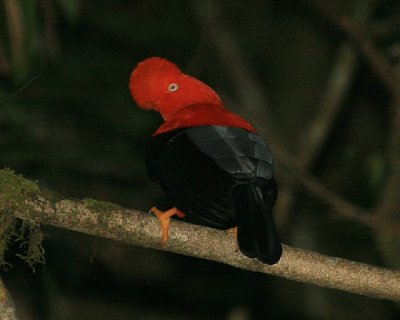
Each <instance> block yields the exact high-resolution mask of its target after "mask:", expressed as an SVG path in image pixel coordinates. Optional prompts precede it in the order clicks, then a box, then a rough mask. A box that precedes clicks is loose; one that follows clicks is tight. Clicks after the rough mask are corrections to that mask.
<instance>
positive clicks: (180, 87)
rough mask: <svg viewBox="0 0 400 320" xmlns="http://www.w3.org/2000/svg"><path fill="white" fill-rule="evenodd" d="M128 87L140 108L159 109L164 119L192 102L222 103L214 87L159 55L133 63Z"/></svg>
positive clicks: (192, 103) (217, 104)
mask: <svg viewBox="0 0 400 320" xmlns="http://www.w3.org/2000/svg"><path fill="white" fill-rule="evenodd" d="M129 90H130V91H131V94H132V97H133V99H134V100H135V101H136V103H137V104H138V106H139V107H140V108H142V109H145V110H152V109H154V110H158V111H159V112H160V113H161V115H162V116H163V118H164V120H168V119H169V118H170V117H171V116H172V115H173V114H175V113H176V112H177V111H179V110H180V109H182V108H185V107H187V106H190V105H194V104H214V105H216V106H222V101H221V99H220V98H219V97H218V95H217V94H216V93H215V91H214V90H213V89H211V88H210V87H209V86H207V85H206V84H205V83H203V82H201V81H200V80H197V79H196V78H193V77H191V76H189V75H186V74H184V73H182V71H181V70H180V69H179V68H178V67H177V66H176V65H175V64H173V63H172V62H170V61H168V60H166V59H163V58H158V57H153V58H148V59H146V60H144V61H142V62H140V63H139V64H138V65H137V66H136V68H135V69H134V70H133V72H132V74H131V77H130V80H129Z"/></svg>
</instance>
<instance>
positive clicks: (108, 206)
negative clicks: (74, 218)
mask: <svg viewBox="0 0 400 320" xmlns="http://www.w3.org/2000/svg"><path fill="white" fill-rule="evenodd" d="M82 202H83V203H84V204H85V205H86V207H87V208H88V209H89V210H91V211H95V212H103V213H109V212H111V211H114V210H121V209H122V208H121V207H120V206H118V205H116V204H114V203H111V202H107V201H99V200H95V199H91V198H85V199H83V200H82Z"/></svg>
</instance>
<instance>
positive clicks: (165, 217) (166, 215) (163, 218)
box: [150, 207, 185, 246]
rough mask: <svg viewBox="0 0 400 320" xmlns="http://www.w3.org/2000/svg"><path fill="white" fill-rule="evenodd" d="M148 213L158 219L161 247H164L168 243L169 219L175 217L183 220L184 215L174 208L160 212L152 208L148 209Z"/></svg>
mask: <svg viewBox="0 0 400 320" xmlns="http://www.w3.org/2000/svg"><path fill="white" fill-rule="evenodd" d="M150 212H152V213H154V214H155V215H156V216H157V217H158V219H160V222H161V228H162V241H161V245H162V246H166V245H167V242H168V235H169V221H170V220H171V217H173V216H174V215H177V216H178V217H180V218H183V217H184V216H185V214H184V213H183V212H182V211H180V210H179V209H177V208H175V207H173V208H171V209H169V210H167V211H161V210H158V209H157V208H156V207H153V208H151V209H150Z"/></svg>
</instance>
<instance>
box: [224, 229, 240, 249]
mask: <svg viewBox="0 0 400 320" xmlns="http://www.w3.org/2000/svg"><path fill="white" fill-rule="evenodd" d="M226 231H228V232H232V234H233V235H234V237H235V244H236V245H235V252H238V251H239V244H238V241H237V235H238V228H237V227H233V228H230V229H227V230H226Z"/></svg>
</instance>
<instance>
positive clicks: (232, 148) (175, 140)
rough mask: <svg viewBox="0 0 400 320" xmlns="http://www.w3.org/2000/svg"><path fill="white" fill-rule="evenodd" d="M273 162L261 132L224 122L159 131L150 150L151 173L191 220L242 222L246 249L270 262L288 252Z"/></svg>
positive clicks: (224, 225) (223, 226)
mask: <svg viewBox="0 0 400 320" xmlns="http://www.w3.org/2000/svg"><path fill="white" fill-rule="evenodd" d="M272 162H273V161H272V154H271V152H270V150H269V148H268V146H267V145H266V143H265V142H264V141H263V140H262V139H261V137H260V136H258V135H257V134H254V133H251V132H248V131H246V130H244V129H241V128H232V127H224V126H201V127H193V128H187V129H179V130H175V131H172V132H168V133H164V134H161V135H157V136H154V137H152V139H151V140H150V143H149V145H148V149H147V153H146V165H147V171H148V174H149V177H150V178H151V179H152V180H154V181H158V182H159V183H160V186H161V188H162V189H163V191H164V192H165V194H166V196H167V197H168V198H169V200H170V201H171V203H172V204H173V206H175V207H177V208H178V209H179V210H181V211H182V212H184V213H185V214H186V215H187V218H188V219H189V221H191V222H193V223H197V224H202V225H206V226H211V227H214V228H219V229H228V228H232V227H234V226H237V227H238V244H239V249H240V250H241V251H242V253H244V254H245V255H247V256H249V257H252V258H257V259H259V260H260V261H262V262H265V263H268V264H274V263H276V262H277V261H278V260H279V258H280V256H281V254H282V247H281V243H280V240H279V237H278V235H277V232H276V229H275V223H274V220H273V216H272V212H271V210H272V207H273V205H274V203H275V200H276V197H277V188H276V184H275V181H274V178H273V163H272ZM185 220H186V218H185Z"/></svg>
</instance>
